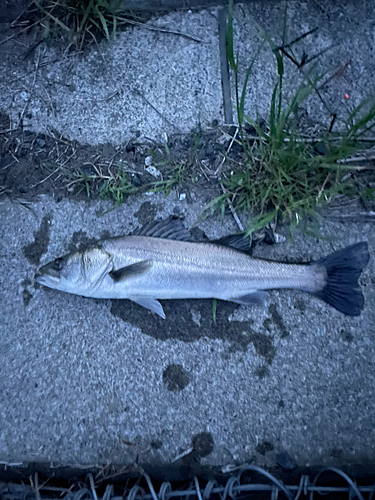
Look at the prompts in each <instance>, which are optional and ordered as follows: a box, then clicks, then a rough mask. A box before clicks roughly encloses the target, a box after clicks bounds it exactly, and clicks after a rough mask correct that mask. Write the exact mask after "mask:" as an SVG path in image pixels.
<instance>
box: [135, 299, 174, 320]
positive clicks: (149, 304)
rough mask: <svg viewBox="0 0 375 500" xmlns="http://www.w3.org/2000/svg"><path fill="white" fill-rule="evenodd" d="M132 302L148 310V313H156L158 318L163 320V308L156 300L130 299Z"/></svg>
mask: <svg viewBox="0 0 375 500" xmlns="http://www.w3.org/2000/svg"><path fill="white" fill-rule="evenodd" d="M130 300H132V301H133V302H135V303H136V304H138V305H140V306H142V307H145V308H146V309H149V310H150V311H152V312H154V313H156V314H157V315H158V316H160V317H161V318H163V319H165V313H164V310H163V306H162V305H161V304H160V302H159V301H158V300H156V299H138V298H137V299H134V298H130Z"/></svg>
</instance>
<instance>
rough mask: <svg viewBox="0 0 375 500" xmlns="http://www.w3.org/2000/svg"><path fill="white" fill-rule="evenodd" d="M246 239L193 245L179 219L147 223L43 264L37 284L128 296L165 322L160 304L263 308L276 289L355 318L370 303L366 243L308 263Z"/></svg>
mask: <svg viewBox="0 0 375 500" xmlns="http://www.w3.org/2000/svg"><path fill="white" fill-rule="evenodd" d="M246 249H247V250H248V249H249V241H248V239H246V238H244V237H243V236H242V235H237V236H236V235H235V236H229V237H227V238H223V239H221V240H216V241H212V242H208V243H203V242H202V243H197V242H193V241H192V238H191V235H190V233H189V232H188V231H187V230H186V229H185V227H184V226H183V224H182V222H181V221H180V220H174V219H172V218H170V219H168V220H166V221H161V222H156V223H152V224H149V225H147V226H145V227H144V228H142V229H141V230H139V231H137V232H135V233H133V234H132V235H130V236H122V237H118V238H109V239H105V240H102V241H99V242H98V243H97V244H96V245H94V246H92V247H89V248H87V249H86V250H84V251H77V252H74V253H70V254H67V255H65V256H63V257H59V258H57V259H55V260H54V261H52V262H50V263H49V264H46V265H44V266H42V267H41V268H40V270H39V273H38V274H37V276H36V281H37V282H38V283H40V284H42V285H44V286H47V287H49V288H54V289H56V290H61V291H64V292H68V293H72V294H76V295H83V296H84V297H94V298H99V299H130V300H132V301H134V302H136V303H137V304H139V305H141V306H143V307H145V308H147V309H150V310H151V311H153V312H155V313H156V314H158V315H159V316H161V317H162V318H165V314H164V311H163V307H162V305H161V304H160V302H159V301H158V300H157V299H198V298H200V299H201V298H217V299H222V300H228V301H232V302H237V303H239V304H244V305H254V304H263V303H264V302H265V299H266V298H267V296H268V294H267V292H266V291H265V290H270V289H281V288H285V289H298V290H303V291H305V292H309V293H311V294H313V295H315V296H317V297H319V298H321V299H322V300H324V301H325V302H327V303H328V304H330V305H332V306H333V307H335V308H336V309H338V310H339V311H341V312H343V313H344V314H347V315H349V316H357V315H359V314H360V313H361V310H362V309H363V306H364V298H363V295H362V292H361V290H360V289H359V286H358V278H359V276H360V274H361V272H362V270H363V268H364V267H365V266H366V264H367V263H368V260H369V252H368V249H367V242H361V243H357V244H355V245H352V246H349V247H347V248H344V249H343V250H339V251H338V252H335V253H333V254H331V255H329V256H328V257H326V258H324V259H321V260H319V261H317V262H313V263H310V264H284V263H280V262H273V261H266V260H261V259H255V258H252V257H251V256H250V255H249V254H248V253H246V251H244V250H246Z"/></svg>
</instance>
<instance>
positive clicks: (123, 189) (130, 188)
mask: <svg viewBox="0 0 375 500" xmlns="http://www.w3.org/2000/svg"><path fill="white" fill-rule="evenodd" d="M138 191H139V188H138V187H136V186H134V185H133V184H132V183H131V182H130V181H129V179H128V175H127V173H126V172H124V170H123V169H122V168H120V169H119V171H118V173H117V174H116V175H114V176H111V177H109V178H108V179H107V180H106V181H105V182H104V184H103V186H102V188H101V190H100V196H102V197H103V198H112V199H113V200H114V201H115V203H116V206H119V205H121V203H122V202H123V201H124V196H126V195H129V194H135V193H137V192H138Z"/></svg>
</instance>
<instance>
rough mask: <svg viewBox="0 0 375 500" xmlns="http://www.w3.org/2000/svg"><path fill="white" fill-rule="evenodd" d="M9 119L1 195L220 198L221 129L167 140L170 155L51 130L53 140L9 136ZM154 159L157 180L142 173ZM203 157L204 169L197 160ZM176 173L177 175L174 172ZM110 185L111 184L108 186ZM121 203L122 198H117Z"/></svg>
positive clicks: (158, 148)
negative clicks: (158, 193) (92, 142)
mask: <svg viewBox="0 0 375 500" xmlns="http://www.w3.org/2000/svg"><path fill="white" fill-rule="evenodd" d="M9 127H10V123H9V118H8V117H7V115H5V114H1V113H0V131H2V132H3V133H1V134H0V196H1V195H7V196H13V197H17V198H25V199H27V200H33V199H35V198H37V197H38V196H39V195H40V194H48V195H50V196H54V198H55V200H56V201H60V200H61V199H63V198H64V197H72V198H74V199H78V200H83V199H86V200H87V199H97V198H100V197H103V198H108V199H112V200H113V201H116V200H118V199H119V196H121V197H126V196H128V195H130V194H140V193H142V192H145V191H147V190H150V189H154V188H155V182H156V181H157V180H158V181H160V180H161V179H163V181H165V182H164V183H163V185H158V187H157V188H158V189H161V190H162V191H165V192H168V191H170V190H171V189H173V188H176V187H177V188H180V189H181V191H183V192H184V193H186V195H187V200H188V201H189V200H191V195H190V192H191V190H193V189H194V191H196V192H197V193H199V192H200V193H202V192H203V193H205V195H206V197H207V201H209V200H210V199H212V197H213V195H218V194H220V188H219V185H218V183H217V178H216V177H215V178H213V177H212V172H214V171H215V170H216V168H217V165H218V164H219V163H220V160H221V158H222V153H223V151H224V149H225V144H224V145H223V144H220V143H219V142H218V139H219V137H220V136H221V135H222V132H221V130H219V129H215V130H211V131H208V132H199V139H198V140H196V137H197V134H198V133H197V132H196V131H193V132H192V133H191V134H186V135H181V134H179V135H176V136H171V137H170V138H169V142H168V151H169V153H168V155H167V154H166V150H165V145H163V144H155V142H151V141H149V140H146V139H145V140H142V139H141V138H140V139H136V138H135V139H134V141H133V142H130V143H128V144H127V145H125V146H118V147H114V146H112V145H110V144H104V145H100V146H89V145H83V144H79V143H78V142H76V141H69V140H67V139H66V138H65V137H63V136H61V135H60V134H57V133H56V132H53V131H51V134H52V135H51V136H48V135H42V134H36V133H33V132H29V131H26V130H23V129H22V127H20V128H19V129H17V130H12V131H8V129H9ZM150 156H152V157H153V158H154V164H155V165H158V163H159V162H160V163H162V164H163V165H162V166H157V169H158V170H159V172H160V174H161V176H160V177H159V178H158V179H156V178H155V177H154V176H153V175H151V174H150V173H149V172H148V171H147V170H146V169H145V160H146V158H147V157H150ZM202 158H204V159H205V162H204V166H203V165H202V163H201V159H202ZM177 171H178V172H177ZM109 180H111V181H110V182H109ZM121 199H122V198H121ZM155 210H156V207H153V206H152V205H151V203H149V205H147V206H144V207H143V208H141V209H140V212H139V213H138V215H137V217H139V218H140V220H141V221H144V222H147V221H148V220H150V218H152V216H153V214H154V213H156V212H155Z"/></svg>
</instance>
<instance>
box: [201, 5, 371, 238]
mask: <svg viewBox="0 0 375 500" xmlns="http://www.w3.org/2000/svg"><path fill="white" fill-rule="evenodd" d="M263 36H264V43H268V44H269V46H270V48H271V50H272V51H273V54H274V56H275V60H276V66H277V73H278V80H277V83H276V85H275V87H274V90H273V93H272V98H271V103H270V109H269V121H268V124H267V127H266V128H265V127H264V126H261V123H260V121H259V120H252V119H251V118H250V117H249V116H247V115H246V113H245V111H244V109H245V96H246V90H247V86H248V83H249V80H250V77H251V73H252V68H253V64H254V61H255V60H256V58H257V57H258V55H259V52H260V50H261V49H262V48H263V45H264V44H261V45H260V47H259V49H258V51H257V52H256V54H255V56H254V57H253V59H252V61H251V63H250V65H249V67H248V68H247V69H246V71H245V75H244V83H243V86H242V88H240V86H239V76H240V66H239V61H238V56H235V55H234V44H233V18H232V10H231V8H230V9H229V20H228V26H227V54H228V61H229V65H230V69H231V70H232V74H233V76H234V85H235V98H236V103H235V109H236V112H237V120H238V123H237V125H238V130H239V141H238V142H239V143H240V145H241V146H242V149H243V155H242V159H241V161H240V162H238V161H234V160H233V159H231V158H230V156H228V157H227V159H226V169H225V171H224V172H223V174H222V178H221V183H222V185H223V187H224V190H223V191H224V192H223V194H222V195H220V196H218V197H217V198H215V199H214V200H212V201H211V202H210V203H209V205H208V206H207V207H206V210H208V209H212V208H219V209H220V210H221V211H223V207H225V206H226V204H227V203H228V202H230V203H231V205H232V206H233V207H234V208H236V209H239V210H240V209H241V210H246V211H247V212H248V213H249V214H251V215H252V218H251V223H250V225H249V227H248V231H247V232H248V233H252V232H253V231H255V230H257V229H260V228H262V227H264V226H266V225H268V224H270V223H275V222H277V221H288V222H290V223H292V224H293V225H297V224H298V223H299V222H300V221H301V220H302V219H306V218H308V217H311V216H312V217H316V214H317V211H316V210H317V208H318V206H320V205H325V204H327V203H329V201H330V200H332V199H333V198H334V197H336V196H337V195H345V196H357V197H358V196H359V197H362V196H371V195H372V194H373V193H374V189H365V190H364V189H363V188H362V186H361V185H360V184H358V182H356V178H355V172H356V170H357V169H356V167H352V166H350V165H348V164H345V159H346V158H348V157H349V156H351V155H353V154H354V153H356V152H357V151H358V150H359V149H360V148H361V145H360V140H361V138H362V137H363V136H364V135H365V134H367V133H368V132H369V131H370V130H372V129H373V128H374V126H375V102H374V99H373V98H369V99H366V100H364V101H363V102H362V103H361V104H360V105H359V106H357V107H356V108H355V109H354V110H353V111H352V112H351V113H350V115H349V117H348V119H347V121H346V123H345V129H344V130H343V131H342V132H341V133H340V134H339V136H333V134H332V133H327V134H326V135H325V136H324V137H321V138H319V139H316V140H315V141H313V140H312V141H309V140H304V139H303V138H301V137H300V136H299V134H298V133H297V131H296V130H294V128H293V124H294V117H295V115H296V112H297V111H298V109H299V107H300V106H301V104H302V103H303V102H304V101H305V100H306V99H307V98H308V97H309V96H310V95H312V94H313V93H314V92H315V90H316V88H317V84H318V82H319V81H320V80H321V79H322V78H323V75H320V76H317V77H315V78H313V77H312V76H311V73H312V72H309V73H308V74H307V75H306V77H305V81H304V82H303V83H302V84H301V86H300V87H299V88H298V89H297V91H296V92H295V94H294V96H293V97H292V99H291V100H290V102H285V99H284V94H283V88H284V57H285V56H284V53H283V51H282V50H280V49H278V48H277V47H276V46H275V45H274V44H273V42H272V40H271V39H270V37H269V36H268V35H267V34H266V33H263ZM249 126H250V127H251V129H252V130H253V132H254V134H253V135H252V137H251V138H249V135H248V134H247V132H246V128H248V127H249ZM318 151H324V154H319V152H318Z"/></svg>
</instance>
